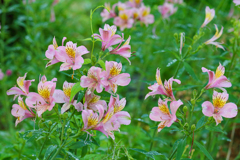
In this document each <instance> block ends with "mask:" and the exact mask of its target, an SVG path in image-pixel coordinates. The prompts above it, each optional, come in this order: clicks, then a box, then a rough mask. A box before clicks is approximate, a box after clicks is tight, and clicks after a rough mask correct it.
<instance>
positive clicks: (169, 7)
mask: <svg viewBox="0 0 240 160" xmlns="http://www.w3.org/2000/svg"><path fill="white" fill-rule="evenodd" d="M158 11H159V12H160V13H161V15H162V17H163V18H164V19H166V18H169V17H170V16H171V15H173V14H174V13H175V12H176V11H177V8H175V7H174V5H173V4H171V3H167V2H165V3H164V4H163V5H162V6H158Z"/></svg>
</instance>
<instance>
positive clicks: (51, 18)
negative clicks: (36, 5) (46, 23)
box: [50, 6, 56, 22]
mask: <svg viewBox="0 0 240 160" xmlns="http://www.w3.org/2000/svg"><path fill="white" fill-rule="evenodd" d="M55 21H56V17H55V12H54V8H53V6H52V7H51V16H50V22H55Z"/></svg>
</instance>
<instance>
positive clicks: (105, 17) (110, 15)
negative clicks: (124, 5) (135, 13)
mask: <svg viewBox="0 0 240 160" xmlns="http://www.w3.org/2000/svg"><path fill="white" fill-rule="evenodd" d="M116 5H117V4H115V5H113V7H112V9H111V7H110V3H105V7H106V8H107V9H108V10H109V12H108V10H107V9H104V10H103V11H102V12H101V14H100V15H101V17H102V18H103V20H102V21H103V22H105V21H106V20H108V19H110V18H113V17H116V16H117V15H116V13H115V7H116Z"/></svg>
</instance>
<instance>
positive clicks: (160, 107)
mask: <svg viewBox="0 0 240 160" xmlns="http://www.w3.org/2000/svg"><path fill="white" fill-rule="evenodd" d="M158 108H159V109H160V111H162V113H164V114H169V109H168V107H167V106H166V105H165V104H161V105H159V106H158Z"/></svg>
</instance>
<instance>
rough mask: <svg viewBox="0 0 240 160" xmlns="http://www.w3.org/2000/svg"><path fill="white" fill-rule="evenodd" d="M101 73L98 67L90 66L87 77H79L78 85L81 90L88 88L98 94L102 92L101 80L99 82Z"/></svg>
mask: <svg viewBox="0 0 240 160" xmlns="http://www.w3.org/2000/svg"><path fill="white" fill-rule="evenodd" d="M101 73H102V69H101V68H99V67H95V66H92V67H91V68H90V69H89V70H88V74H87V76H85V75H83V76H82V77H81V82H80V85H81V86H82V87H83V88H86V87H88V88H89V89H91V90H95V89H96V91H97V92H98V93H100V92H102V90H103V84H102V80H101V77H100V75H101Z"/></svg>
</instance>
